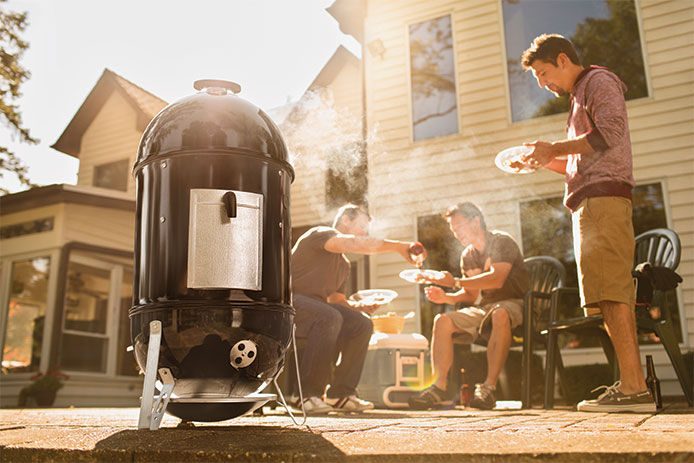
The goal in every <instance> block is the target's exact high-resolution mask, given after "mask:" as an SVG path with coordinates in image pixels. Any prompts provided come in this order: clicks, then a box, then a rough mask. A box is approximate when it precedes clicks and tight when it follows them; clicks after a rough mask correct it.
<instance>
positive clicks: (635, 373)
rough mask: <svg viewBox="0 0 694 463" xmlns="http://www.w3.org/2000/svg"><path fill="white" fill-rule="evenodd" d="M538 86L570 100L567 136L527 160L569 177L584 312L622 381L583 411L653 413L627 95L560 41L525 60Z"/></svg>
mask: <svg viewBox="0 0 694 463" xmlns="http://www.w3.org/2000/svg"><path fill="white" fill-rule="evenodd" d="M522 64H523V68H524V69H526V70H531V71H532V73H533V75H534V76H535V79H537V83H538V85H539V86H540V87H544V88H546V89H547V90H548V91H550V92H552V93H554V94H555V95H557V96H560V95H563V94H570V96H571V98H570V102H571V109H570V111H569V119H568V122H567V128H566V130H567V138H566V139H565V140H559V141H554V142H548V141H534V142H531V143H526V145H527V146H531V147H533V148H534V150H533V152H532V153H531V154H529V155H527V156H526V158H525V159H524V161H526V162H530V163H534V164H539V165H542V166H543V167H545V168H546V169H549V170H552V171H554V172H557V173H560V174H562V175H564V176H565V178H566V188H565V194H564V204H565V205H566V207H568V208H569V209H570V210H571V213H572V215H571V218H572V222H573V237H574V254H575V256H576V265H577V267H578V279H579V286H580V292H581V304H582V305H583V307H584V310H585V312H586V313H587V314H594V313H602V315H603V317H604V319H605V326H606V328H607V332H608V334H609V335H610V339H611V340H612V344H613V345H614V348H615V352H616V354H617V359H618V361H619V370H620V380H619V381H617V382H616V383H615V384H613V385H612V386H605V388H606V391H605V392H604V393H603V394H601V395H600V396H599V397H598V398H597V399H595V400H584V401H582V402H580V403H579V404H578V407H577V408H578V410H580V411H596V412H620V411H625V412H654V411H655V403H654V402H653V397H652V396H651V394H650V392H649V391H648V389H647V388H646V383H645V380H644V377H643V370H642V368H641V358H640V355H639V345H638V338H637V335H636V318H635V313H634V297H635V294H634V285H633V281H632V277H631V267H632V266H633V262H634V246H635V243H634V229H633V226H632V222H631V216H632V206H631V190H632V188H633V187H634V178H633V175H632V154H631V142H630V140H629V124H628V118H627V112H626V102H625V100H624V92H626V86H625V85H624V83H623V82H622V81H621V80H620V79H619V77H617V76H616V75H615V74H614V73H612V72H610V71H609V70H607V69H605V68H602V67H599V66H589V67H583V66H582V65H581V63H580V61H579V59H578V54H577V53H576V50H575V49H574V47H573V44H572V43H571V42H570V41H569V40H567V39H566V38H564V37H562V36H561V35H557V34H552V35H544V34H543V35H541V36H539V37H537V38H535V40H534V41H533V43H532V44H531V46H530V48H528V49H527V50H526V51H525V52H524V53H523V57H522Z"/></svg>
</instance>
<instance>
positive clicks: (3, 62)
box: [0, 0, 39, 193]
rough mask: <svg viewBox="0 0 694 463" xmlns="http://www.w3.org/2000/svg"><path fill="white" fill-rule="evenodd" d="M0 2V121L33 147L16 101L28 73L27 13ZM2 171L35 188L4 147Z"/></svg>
mask: <svg viewBox="0 0 694 463" xmlns="http://www.w3.org/2000/svg"><path fill="white" fill-rule="evenodd" d="M6 1H7V0H0V110H1V111H2V121H3V122H4V123H5V125H7V126H8V127H9V128H10V130H11V131H12V132H13V133H14V134H15V135H16V136H17V137H18V138H19V140H21V141H23V142H25V143H31V144H36V143H38V142H39V140H37V139H36V138H34V137H32V136H31V134H30V133H29V130H28V129H27V128H25V127H24V126H23V125H22V116H21V114H20V113H19V107H18V105H17V104H16V103H15V101H16V100H17V99H18V98H19V97H20V96H21V92H20V86H21V85H22V83H24V82H25V81H26V80H27V79H28V78H29V77H30V76H31V74H30V73H29V71H28V70H27V69H25V68H24V67H23V66H22V65H21V64H20V62H19V60H20V58H21V57H22V55H23V54H24V51H26V49H27V48H28V47H29V44H28V43H27V42H25V41H24V40H22V39H21V37H20V34H21V33H22V32H23V31H24V29H25V28H26V26H27V25H28V22H27V13H26V12H24V13H14V12H12V11H7V10H5V8H4V7H3V5H2V4H3V3H6ZM5 172H10V173H14V174H15V175H16V176H17V178H18V179H19V181H20V182H21V184H22V185H26V186H28V187H33V186H36V185H34V184H33V183H31V181H30V180H29V178H28V177H27V167H26V166H25V165H24V164H23V163H22V161H21V160H20V159H19V158H18V157H17V155H16V154H15V153H13V152H12V151H10V150H9V149H8V148H7V147H5V146H0V178H2V177H4V175H5ZM0 191H2V192H4V193H7V189H5V188H3V187H2V186H0Z"/></svg>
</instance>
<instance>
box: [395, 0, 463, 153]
mask: <svg viewBox="0 0 694 463" xmlns="http://www.w3.org/2000/svg"><path fill="white" fill-rule="evenodd" d="M455 13H456V11H455V9H453V8H448V9H445V10H442V11H439V12H436V13H431V14H429V15H425V16H419V17H418V18H417V19H413V20H411V21H407V22H406V23H405V26H404V31H405V32H404V35H405V43H406V47H405V56H404V60H405V69H407V72H406V78H407V82H406V85H407V120H408V124H407V130H408V137H409V144H410V145H419V144H422V143H430V142H432V141H441V140H446V139H448V138H452V137H458V136H460V134H461V132H462V128H463V127H462V117H461V111H460V109H461V108H460V87H459V82H458V81H459V79H458V50H457V47H456V32H455V20H454V19H455ZM447 15H448V16H449V17H450V18H451V40H452V42H453V77H454V84H455V108H456V114H457V118H456V119H457V125H458V130H457V131H456V132H455V133H449V134H447V135H440V136H438V137H431V138H424V139H422V140H415V139H414V104H413V101H412V96H413V93H412V63H411V57H412V55H411V49H410V26H412V25H413V24H418V23H421V22H425V21H431V20H433V19H437V18H440V17H443V16H447Z"/></svg>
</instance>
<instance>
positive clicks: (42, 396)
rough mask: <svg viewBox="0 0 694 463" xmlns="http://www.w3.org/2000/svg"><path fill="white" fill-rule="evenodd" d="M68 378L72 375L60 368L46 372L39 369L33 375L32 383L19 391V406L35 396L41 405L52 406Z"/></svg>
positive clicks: (37, 402)
mask: <svg viewBox="0 0 694 463" xmlns="http://www.w3.org/2000/svg"><path fill="white" fill-rule="evenodd" d="M67 379H70V377H69V376H68V375H66V374H65V373H62V372H60V371H59V370H55V371H51V370H48V371H47V372H46V373H45V374H44V373H41V372H40V371H39V372H38V373H36V374H35V375H34V376H32V377H31V381H32V383H31V384H30V385H28V386H26V387H25V388H23V389H22V390H21V391H20V392H19V406H20V407H23V406H25V405H26V402H27V399H28V398H29V397H33V398H34V400H35V401H36V404H37V405H38V406H39V407H50V406H51V405H53V402H55V396H56V394H57V393H58V390H59V389H60V388H62V387H63V386H64V384H63V381H64V380H67Z"/></svg>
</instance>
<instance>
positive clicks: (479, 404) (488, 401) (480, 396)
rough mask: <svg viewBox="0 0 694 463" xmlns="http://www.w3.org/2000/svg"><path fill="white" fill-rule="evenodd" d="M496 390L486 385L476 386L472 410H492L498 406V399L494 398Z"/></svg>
mask: <svg viewBox="0 0 694 463" xmlns="http://www.w3.org/2000/svg"><path fill="white" fill-rule="evenodd" d="M494 392H496V388H494V387H492V386H487V385H486V384H475V393H474V394H473V396H472V399H471V400H470V406H471V407H472V408H479V409H481V410H491V409H493V408H494V407H495V406H496V397H494Z"/></svg>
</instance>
